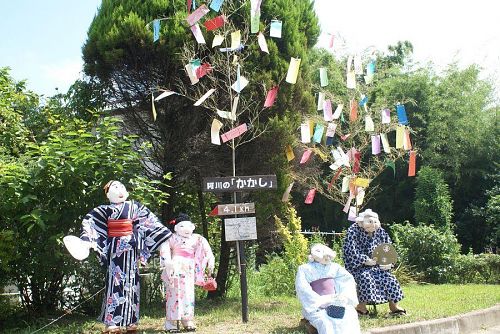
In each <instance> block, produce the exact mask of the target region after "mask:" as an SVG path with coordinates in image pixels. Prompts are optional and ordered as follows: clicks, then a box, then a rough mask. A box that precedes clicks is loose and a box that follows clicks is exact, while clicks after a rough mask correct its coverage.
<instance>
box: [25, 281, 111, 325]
mask: <svg viewBox="0 0 500 334" xmlns="http://www.w3.org/2000/svg"><path fill="white" fill-rule="evenodd" d="M105 288H106V287H104V288H102V289H101V290H99V291H97V292H96V293H94V294H93V295H92V296H90V297H88V298H87V299H85V300H84V301H83V302H81V303H80V304H78V305H76V306H75V307H73V308H72V309H70V310H69V311H68V310H66V313H64V314H63V315H61V316H60V317H59V318H57V319H55V320H53V321H51V322H49V323H48V324H46V325H45V326H43V327H41V328H39V329H37V330H36V331H34V332H31V333H30V334H35V333H37V332H39V331H41V330H42V329H45V328H47V327H49V326H50V325H52V324H53V323H55V322H57V321H59V320H61V319H62V318H64V317H65V316H67V315H68V314H70V313H71V312H73V311H74V310H76V309H77V308H78V307H80V306H81V305H82V304H83V303H85V302H86V301H88V300H90V299H91V298H94V297H95V296H97V294H99V293H100V292H101V291H103V290H104V289H105Z"/></svg>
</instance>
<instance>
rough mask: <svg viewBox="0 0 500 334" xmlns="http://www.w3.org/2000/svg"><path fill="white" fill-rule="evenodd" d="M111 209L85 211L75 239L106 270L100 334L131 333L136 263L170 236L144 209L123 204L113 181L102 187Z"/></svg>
mask: <svg viewBox="0 0 500 334" xmlns="http://www.w3.org/2000/svg"><path fill="white" fill-rule="evenodd" d="M104 191H105V193H106V196H107V197H108V199H109V201H110V204H105V205H100V206H98V207H96V208H94V209H93V210H92V211H90V212H89V213H88V214H87V215H86V216H85V217H84V218H83V222H82V233H81V236H80V239H81V240H83V244H85V245H86V247H89V248H92V249H94V250H95V251H96V252H97V253H98V255H99V261H100V262H101V264H102V265H104V266H105V267H106V268H107V272H106V281H105V283H106V289H105V295H104V300H103V304H102V310H101V315H100V320H101V321H103V322H104V324H105V326H106V328H105V331H104V333H108V334H109V333H120V331H121V329H120V327H125V328H126V330H127V333H136V332H137V325H138V322H139V306H140V304H139V295H140V289H139V288H140V281H139V263H138V262H139V261H140V262H141V263H142V264H144V265H145V264H146V263H147V260H148V258H149V257H150V256H151V253H152V252H154V251H156V250H157V249H158V248H159V247H160V245H161V244H162V243H164V242H165V241H166V240H167V239H168V238H169V237H170V236H171V235H172V233H171V231H170V230H169V229H168V228H167V227H165V226H163V225H162V224H161V223H160V221H159V220H158V218H157V217H156V216H155V215H154V214H153V213H152V212H151V211H150V210H149V209H148V208H147V207H146V206H144V205H142V204H141V203H139V202H136V201H133V200H127V198H128V195H129V194H128V192H127V190H126V188H125V186H124V185H123V184H122V183H120V182H118V181H110V182H108V183H107V184H106V186H105V187H104Z"/></svg>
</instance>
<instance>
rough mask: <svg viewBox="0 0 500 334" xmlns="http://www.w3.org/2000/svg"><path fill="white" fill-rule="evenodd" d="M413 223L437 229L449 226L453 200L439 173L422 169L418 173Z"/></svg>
mask: <svg viewBox="0 0 500 334" xmlns="http://www.w3.org/2000/svg"><path fill="white" fill-rule="evenodd" d="M413 205H414V206H415V221H416V222H417V223H422V224H425V225H434V226H436V227H437V228H439V229H446V228H449V227H450V226H451V217H452V214H453V200H452V199H451V196H450V189H449V188H448V185H447V184H446V182H445V181H444V177H443V173H441V171H439V170H437V169H434V168H431V167H422V168H421V169H420V171H419V172H418V177H417V186H416V193H415V202H414V204H413Z"/></svg>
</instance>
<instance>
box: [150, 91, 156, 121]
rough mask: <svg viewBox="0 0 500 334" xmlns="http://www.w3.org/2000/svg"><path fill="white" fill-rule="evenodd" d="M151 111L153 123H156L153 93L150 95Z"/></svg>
mask: <svg viewBox="0 0 500 334" xmlns="http://www.w3.org/2000/svg"><path fill="white" fill-rule="evenodd" d="M151 109H152V112H153V122H154V121H156V108H155V97H154V95H153V93H151Z"/></svg>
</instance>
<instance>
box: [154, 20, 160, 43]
mask: <svg viewBox="0 0 500 334" xmlns="http://www.w3.org/2000/svg"><path fill="white" fill-rule="evenodd" d="M159 39H160V20H154V21H153V43H154V42H156V41H157V40H159Z"/></svg>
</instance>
